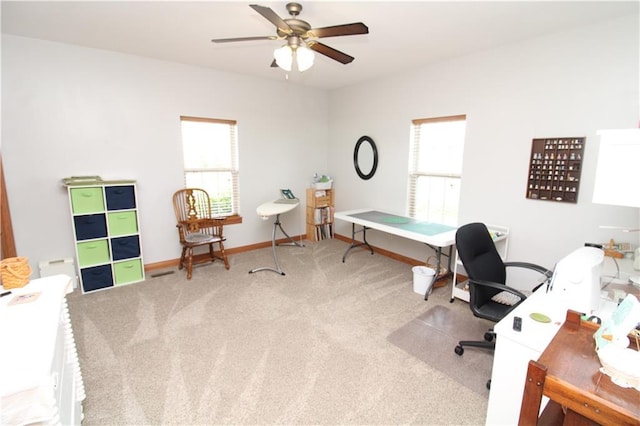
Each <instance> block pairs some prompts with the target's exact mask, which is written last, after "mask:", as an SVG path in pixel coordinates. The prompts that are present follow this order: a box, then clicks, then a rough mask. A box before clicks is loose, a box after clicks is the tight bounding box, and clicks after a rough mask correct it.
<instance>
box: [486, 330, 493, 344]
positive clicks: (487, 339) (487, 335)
mask: <svg viewBox="0 0 640 426" xmlns="http://www.w3.org/2000/svg"><path fill="white" fill-rule="evenodd" d="M484 340H486V341H487V342H491V341H493V333H489V332H486V333H484Z"/></svg>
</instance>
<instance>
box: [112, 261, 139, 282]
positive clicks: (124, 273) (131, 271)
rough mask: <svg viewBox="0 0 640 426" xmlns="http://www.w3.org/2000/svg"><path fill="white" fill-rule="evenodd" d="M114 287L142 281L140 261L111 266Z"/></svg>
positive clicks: (118, 263) (117, 263)
mask: <svg viewBox="0 0 640 426" xmlns="http://www.w3.org/2000/svg"><path fill="white" fill-rule="evenodd" d="M113 271H114V273H115V276H116V277H115V278H116V279H115V281H116V285H119V284H129V283H134V282H137V281H142V277H143V273H142V260H141V259H132V260H126V261H124V262H116V263H114V264H113Z"/></svg>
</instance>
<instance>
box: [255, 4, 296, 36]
mask: <svg viewBox="0 0 640 426" xmlns="http://www.w3.org/2000/svg"><path fill="white" fill-rule="evenodd" d="M249 6H251V8H252V9H253V10H255V11H256V12H258V13H259V14H260V15H262V16H264V17H265V18H267V20H269V22H271V23H272V24H273V25H275V26H276V27H278V29H279V30H281V31H282V32H284V33H286V34H291V33H292V30H291V27H290V26H289V24H287V23H286V22H284V21H283V20H282V18H280V17H279V16H278V14H277V13H275V12H274V11H273V10H271V9H270V8H268V7H265V6H260V5H259V4H250V5H249Z"/></svg>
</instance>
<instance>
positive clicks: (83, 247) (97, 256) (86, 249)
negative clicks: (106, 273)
mask: <svg viewBox="0 0 640 426" xmlns="http://www.w3.org/2000/svg"><path fill="white" fill-rule="evenodd" d="M110 261H111V258H110V256H109V243H108V241H107V240H106V239H105V240H93V241H86V242H82V243H78V264H79V265H80V267H81V268H84V267H85V266H93V265H100V264H102V263H109V262H110Z"/></svg>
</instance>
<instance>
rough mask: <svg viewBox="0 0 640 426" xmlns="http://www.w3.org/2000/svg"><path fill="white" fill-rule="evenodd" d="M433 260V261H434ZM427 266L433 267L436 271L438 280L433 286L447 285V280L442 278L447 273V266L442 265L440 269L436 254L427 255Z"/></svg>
mask: <svg viewBox="0 0 640 426" xmlns="http://www.w3.org/2000/svg"><path fill="white" fill-rule="evenodd" d="M432 261H433V263H432ZM425 266H426V267H427V268H431V269H433V270H434V271H436V281H435V282H434V283H433V288H440V287H444V286H446V285H447V280H441V279H440V278H441V277H442V276H443V275H444V274H446V273H447V268H445V267H444V266H442V265H441V266H440V270H438V258H437V257H435V256H429V257H427V261H426V262H425Z"/></svg>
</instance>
